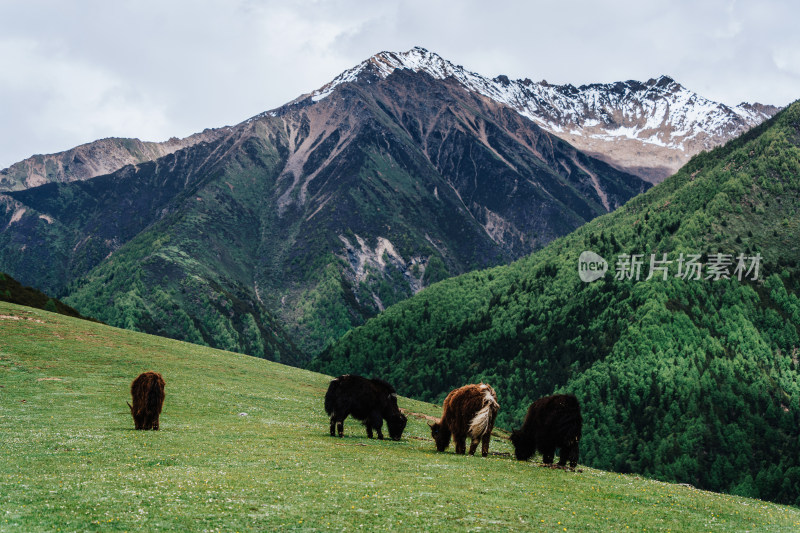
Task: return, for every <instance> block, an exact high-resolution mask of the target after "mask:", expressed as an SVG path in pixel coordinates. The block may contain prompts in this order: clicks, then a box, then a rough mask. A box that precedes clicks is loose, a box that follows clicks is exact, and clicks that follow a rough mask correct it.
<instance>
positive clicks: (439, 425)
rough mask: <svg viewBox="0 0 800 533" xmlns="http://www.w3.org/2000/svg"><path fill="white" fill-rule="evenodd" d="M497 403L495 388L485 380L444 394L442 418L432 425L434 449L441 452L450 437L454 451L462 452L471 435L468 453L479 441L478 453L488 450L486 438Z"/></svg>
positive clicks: (472, 451) (495, 414)
mask: <svg viewBox="0 0 800 533" xmlns="http://www.w3.org/2000/svg"><path fill="white" fill-rule="evenodd" d="M499 410H500V404H499V403H497V394H495V392H494V389H493V388H492V387H490V386H489V385H486V384H485V383H481V384H479V385H464V386H463V387H461V388H460V389H456V390H454V391H452V392H450V394H448V395H447V398H445V399H444V405H443V406H442V419H441V420H440V421H439V422H436V423H435V424H433V425H431V436H432V437H433V440H434V441H435V442H436V449H437V450H439V451H440V452H443V451H445V450H446V449H447V447H448V446H449V445H450V437H451V435H452V437H453V441H454V442H455V445H456V453H459V454H462V455H463V454H464V453H465V452H466V449H467V444H466V440H467V437H470V439H472V440H471V443H470V446H469V454H470V455H474V454H475V449H476V448H477V447H478V442H480V443H481V455H483V456H484V457H486V456H487V455H488V454H489V439H490V438H491V435H492V429H494V419H495V418H496V417H497V411H499Z"/></svg>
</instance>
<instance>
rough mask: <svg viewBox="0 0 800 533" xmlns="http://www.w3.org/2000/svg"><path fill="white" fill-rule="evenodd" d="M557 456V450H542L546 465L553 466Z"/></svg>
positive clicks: (543, 460)
mask: <svg viewBox="0 0 800 533" xmlns="http://www.w3.org/2000/svg"><path fill="white" fill-rule="evenodd" d="M555 456H556V449H555V448H547V449H546V450H542V462H543V463H544V464H546V465H551V464H553V458H554V457H555Z"/></svg>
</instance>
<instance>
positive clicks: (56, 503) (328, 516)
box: [0, 302, 800, 531]
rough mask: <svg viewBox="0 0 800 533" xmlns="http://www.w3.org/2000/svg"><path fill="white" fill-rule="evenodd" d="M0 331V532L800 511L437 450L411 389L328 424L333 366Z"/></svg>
mask: <svg viewBox="0 0 800 533" xmlns="http://www.w3.org/2000/svg"><path fill="white" fill-rule="evenodd" d="M0 338H2V339H3V344H2V346H0V394H1V395H2V398H3V400H2V402H0V440H2V442H3V446H2V448H0V458H2V460H0V490H2V494H3V501H2V509H3V514H2V519H0V529H2V530H22V531H45V530H47V531H50V530H57V529H61V530H66V531H74V530H81V531H83V530H87V529H97V530H103V531H106V530H119V531H134V530H165V529H170V530H197V529H208V530H222V531H274V530H285V529H292V528H297V529H312V530H323V529H336V530H354V529H357V528H364V529H366V530H378V529H380V530H392V531H406V530H412V529H413V530H421V531H435V530H452V529H453V527H454V526H455V527H456V529H476V528H478V527H486V528H489V529H498V528H501V529H520V528H524V529H543V528H549V529H553V530H555V529H557V530H559V531H563V529H565V528H566V529H568V530H592V531H620V530H623V529H626V527H630V528H632V529H636V530H643V529H648V530H653V529H657V528H662V529H666V528H670V529H672V530H674V531H678V530H686V529H689V530H701V529H709V528H714V529H715V530H717V529H722V530H726V531H736V530H742V529H747V528H751V529H757V530H759V531H781V530H782V531H786V530H790V529H791V528H792V527H796V525H797V523H798V522H799V521H800V512H799V511H798V510H797V509H794V508H791V507H782V506H778V505H773V504H768V503H764V502H760V501H755V500H748V499H745V498H737V497H730V496H724V495H720V494H713V493H708V492H703V491H699V490H696V489H693V488H690V487H683V486H678V485H669V484H666V483H660V482H656V481H651V480H646V479H640V478H639V477H638V476H619V475H612V474H610V473H607V472H602V471H598V470H593V469H588V468H584V467H581V470H582V472H564V471H561V470H554V469H550V468H539V467H538V465H537V464H536V463H534V462H528V463H519V462H517V461H514V460H512V459H511V458H510V457H508V456H507V455H504V454H508V453H509V451H510V447H509V445H508V443H507V441H505V440H504V439H500V438H495V439H493V440H492V443H491V449H490V451H492V452H496V453H498V454H501V455H491V456H489V457H488V458H486V459H483V458H480V457H467V458H465V457H462V456H457V455H455V454H454V453H452V451H448V452H447V453H438V452H436V451H435V450H434V446H433V443H432V442H431V441H430V440H429V439H430V430H429V428H428V426H427V424H426V420H425V418H424V417H425V416H428V417H432V416H435V415H437V414H440V413H441V407H437V406H433V405H430V404H424V403H421V402H417V401H413V400H409V399H406V398H399V399H398V403H399V405H400V406H401V408H404V409H407V410H408V413H409V416H408V418H409V422H408V427H407V428H406V431H405V432H404V435H403V440H401V441H399V442H394V441H389V440H385V441H378V440H377V439H376V440H369V439H367V438H366V434H365V432H364V428H363V426H361V424H359V423H357V422H355V421H353V420H352V419H351V418H348V419H347V420H346V421H345V437H344V438H343V439H338V438H331V437H330V436H328V418H327V416H326V415H325V411H324V409H323V397H324V394H325V389H326V387H327V385H328V382H329V381H330V377H328V376H323V375H320V374H315V373H312V372H306V371H303V370H299V369H297V368H291V367H287V366H283V365H278V364H274V363H271V362H268V361H263V360H258V359H255V358H252V357H245V356H237V355H236V354H231V353H225V352H220V351H216V350H211V349H208V348H203V347H198V346H196V345H192V344H186V343H180V342H174V341H170V340H167V339H163V338H159V337H153V336H150V335H142V334H139V333H133V332H130V331H125V330H120V329H116V328H109V327H107V326H103V325H100V324H94V323H91V322H86V321H81V320H75V319H71V318H68V317H63V316H60V315H54V314H52V313H46V312H43V311H39V310H34V309H30V308H25V307H21V306H16V305H11V304H6V303H4V302H0ZM53 354H58V356H57V357H54V356H53ZM145 370H156V371H159V372H160V373H161V374H162V375H163V376H164V378H165V380H166V399H165V402H164V410H163V411H162V414H161V419H160V422H161V429H160V430H159V431H157V432H156V431H133V420H132V419H131V416H130V413H129V411H128V407H127V406H126V405H125V401H126V400H129V399H130V382H131V381H132V380H133V378H134V377H136V375H137V374H138V373H139V372H141V371H145ZM501 402H502V399H501ZM451 450H452V448H451ZM376 464H380V471H379V472H376ZM478 493H480V494H478ZM531 498H535V499H536V501H537V503H538V505H531ZM578 501H579V502H580V504H576V502H578ZM443 502H447V503H446V506H444V505H445V504H444V503H443ZM442 506H444V507H442Z"/></svg>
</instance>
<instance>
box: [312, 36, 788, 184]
mask: <svg viewBox="0 0 800 533" xmlns="http://www.w3.org/2000/svg"><path fill="white" fill-rule="evenodd" d="M402 69H407V70H411V71H414V72H425V73H427V74H430V75H431V76H433V77H434V78H436V79H447V78H452V79H453V80H455V81H456V82H457V83H459V84H460V85H462V86H463V87H464V88H466V89H467V90H469V91H470V92H474V93H476V94H481V95H484V96H486V97H488V98H491V99H493V100H495V101H496V102H499V103H502V104H504V105H507V106H508V107H510V108H512V109H515V110H516V111H517V112H519V113H520V114H522V115H523V116H525V117H527V118H529V119H531V120H532V121H534V122H535V123H536V124H537V125H539V126H541V127H542V128H544V129H545V130H547V131H549V132H551V133H554V134H555V135H558V136H559V137H561V138H562V139H564V140H566V141H568V142H569V143H570V144H572V145H573V146H575V147H576V148H578V149H579V150H582V151H584V152H587V153H589V154H592V155H594V156H596V157H599V158H600V159H602V160H604V161H606V162H608V163H610V164H612V165H614V166H616V167H617V168H621V169H623V170H625V171H627V172H633V173H635V174H637V175H639V176H640V177H642V178H645V179H647V180H648V181H651V182H653V183H658V182H660V181H662V180H663V179H664V178H666V177H667V176H669V175H671V174H673V173H674V172H676V171H677V170H678V169H679V168H680V167H681V166H683V165H684V164H685V163H686V162H687V161H688V160H689V158H690V157H691V156H693V155H695V154H697V153H699V152H700V151H702V150H709V149H711V148H713V147H715V146H718V145H720V144H723V143H725V142H726V141H728V140H730V139H733V138H735V137H737V136H738V135H741V134H742V133H744V132H745V131H747V130H748V129H750V128H751V127H753V126H755V125H757V124H760V123H761V122H763V121H764V120H765V119H767V118H769V117H771V116H773V115H774V114H775V113H777V111H778V108H777V107H775V106H770V105H762V104H757V103H756V104H749V103H742V104H739V105H737V106H735V107H728V106H726V105H724V104H720V103H718V102H713V101H710V100H708V99H706V98H703V97H702V96H700V95H698V94H696V93H694V92H693V91H690V90H689V89H686V88H685V87H683V86H682V85H680V84H679V83H677V82H676V81H675V80H673V79H672V78H670V77H669V76H660V77H658V78H654V79H650V80H647V81H646V82H639V81H634V80H630V81H626V82H616V83H607V84H599V83H598V84H591V85H582V86H580V87H575V86H573V85H551V84H549V83H547V82H546V81H541V82H538V83H537V82H532V81H531V80H530V79H525V80H509V78H508V77H507V76H498V77H496V78H494V79H490V78H487V77H484V76H481V75H480V74H477V73H475V72H470V71H468V70H466V69H465V68H464V67H462V66H460V65H453V64H452V63H450V62H449V61H447V60H445V59H443V58H441V57H440V56H438V55H437V54H435V53H432V52H429V51H427V50H425V49H424V48H419V47H416V48H413V49H411V50H409V51H408V52H405V53H393V52H381V53H380V54H377V55H375V56H373V57H371V58H369V59H368V60H366V61H364V62H362V63H361V64H359V65H357V66H356V67H354V68H352V69H350V70H348V71H346V72H344V73H342V74H341V75H339V76H338V77H337V78H336V79H334V80H333V81H331V82H330V83H329V84H327V85H326V86H324V87H322V88H320V89H319V90H317V91H315V92H313V93H311V95H310V97H311V98H312V99H313V100H320V99H323V98H326V97H327V96H328V95H329V94H330V93H331V92H332V91H333V89H334V88H335V87H336V86H337V85H339V84H341V83H346V82H352V81H354V80H357V79H359V77H360V76H361V75H362V73H363V72H371V71H372V72H377V73H378V76H380V77H386V76H388V75H389V74H391V73H393V72H396V71H397V70H402Z"/></svg>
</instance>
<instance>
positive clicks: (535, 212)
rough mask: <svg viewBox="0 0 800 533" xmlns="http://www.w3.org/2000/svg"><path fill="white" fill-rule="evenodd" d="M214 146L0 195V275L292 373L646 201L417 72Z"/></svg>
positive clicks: (606, 172)
mask: <svg viewBox="0 0 800 533" xmlns="http://www.w3.org/2000/svg"><path fill="white" fill-rule="evenodd" d="M220 135H221V136H220V137H219V138H217V139H216V140H214V141H211V142H201V143H198V144H196V145H194V146H191V147H187V148H185V149H182V150H179V151H177V152H175V153H173V154H170V155H168V156H165V157H163V158H160V159H158V160H156V161H154V162H147V163H143V164H140V165H134V166H128V167H125V168H123V169H120V170H118V171H117V172H115V173H113V174H110V175H108V176H101V177H96V178H93V179H91V180H88V181H82V182H75V183H68V184H61V183H58V184H56V183H54V184H48V185H44V186H41V187H36V188H33V189H28V190H24V191H14V192H9V193H7V194H6V195H0V202H2V203H3V204H4V205H5V209H4V210H3V209H2V208H0V227H2V228H4V230H3V231H2V233H0V265H2V267H3V268H5V269H7V270H8V271H9V272H11V273H12V275H14V276H16V277H18V278H20V279H22V280H23V281H24V282H25V283H28V284H32V285H37V286H39V287H42V288H46V289H47V290H49V291H51V292H53V293H55V294H58V295H63V296H64V298H65V300H66V301H68V302H69V303H70V304H71V305H74V306H75V307H77V308H79V309H81V310H82V311H84V312H86V313H89V314H92V315H93V316H97V317H98V318H100V319H102V320H104V321H106V322H107V323H110V324H113V325H117V326H124V327H130V328H135V329H138V330H141V331H146V332H150V333H157V334H162V335H167V336H170V337H174V338H180V339H186V340H192V341H194V342H202V343H206V344H209V345H212V346H217V347H222V348H225V349H229V350H236V351H244V352H246V353H252V354H255V355H263V356H266V357H276V356H277V355H280V357H281V360H282V361H285V362H292V361H297V360H298V358H300V359H303V358H308V357H310V356H312V355H314V354H315V353H317V352H318V351H319V350H320V349H321V348H322V347H323V346H324V345H325V344H326V343H329V342H331V341H332V340H335V339H336V338H338V337H340V336H341V335H342V334H343V333H344V332H346V331H347V330H349V329H350V328H351V327H353V326H354V325H358V324H361V323H363V321H364V320H365V319H366V318H368V317H370V316H373V315H374V314H376V313H377V312H379V311H380V310H382V309H384V308H385V307H388V306H389V305H391V304H393V303H395V302H397V301H400V300H401V299H403V298H406V297H408V296H410V295H412V294H414V293H415V292H417V291H418V290H419V289H421V288H422V287H424V286H427V285H429V284H430V283H432V282H435V281H438V280H440V279H443V278H445V277H447V276H450V275H453V274H458V273H463V272H466V271H469V270H473V269H476V268H484V267H487V266H492V265H496V264H500V263H506V262H508V261H510V260H512V259H515V258H517V257H520V256H522V255H525V254H527V253H530V252H531V251H532V250H534V249H537V248H540V247H541V246H543V245H544V244H545V243H547V242H549V241H550V240H552V239H553V238H556V237H558V236H560V235H563V234H565V233H567V232H569V231H572V230H573V229H575V228H576V227H578V226H580V225H581V224H583V223H585V222H586V221H587V220H590V219H592V218H594V217H595V216H597V215H600V214H602V213H606V212H608V211H609V210H612V209H614V208H616V207H617V206H619V205H621V204H622V203H624V202H625V201H626V200H627V199H629V198H631V197H632V196H634V195H636V194H638V193H639V192H641V191H643V190H645V189H646V188H647V187H648V184H647V183H646V182H644V181H642V180H640V179H639V178H637V177H635V176H633V175H630V174H627V173H624V172H621V171H619V170H616V169H615V168H613V167H611V166H609V165H608V164H606V163H603V162H601V161H599V160H597V159H594V158H591V157H588V156H586V155H585V154H583V153H581V152H580V151H578V150H576V149H574V148H573V147H571V146H570V145H568V144H567V143H565V142H564V141H562V140H560V139H558V138H557V137H554V136H552V135H550V134H548V133H546V132H544V131H543V130H541V129H540V128H539V127H537V126H536V125H535V124H533V123H531V122H530V121H529V120H527V119H525V118H524V117H522V116H521V115H519V114H518V113H516V112H515V111H513V110H511V109H509V108H508V107H506V106H503V105H500V104H498V103H497V102H495V101H494V100H492V99H489V98H486V97H484V96H481V95H479V94H475V93H473V92H469V91H467V90H465V89H464V88H463V87H462V86H461V85H459V84H458V83H455V82H454V81H453V80H449V79H448V80H436V79H434V78H433V77H431V76H430V75H428V74H426V73H424V72H420V73H415V72H410V71H407V70H398V71H396V72H394V73H393V74H391V75H390V76H388V77H386V78H382V77H380V76H379V75H378V73H377V72H370V71H364V72H363V73H362V76H361V77H360V78H359V80H357V81H355V82H352V83H345V84H339V85H337V86H336V87H335V88H334V89H333V93H332V95H331V97H329V98H326V99H322V100H320V101H318V102H314V101H313V99H312V98H305V99H302V100H300V101H296V102H293V103H290V104H288V105H286V106H284V107H282V108H280V109H277V110H274V111H272V112H270V113H264V114H262V115H260V116H258V117H255V118H253V119H251V120H248V121H246V122H244V123H242V124H240V125H238V126H235V127H232V128H228V129H226V130H224V131H223V132H222V133H221V134H220ZM3 211H4V213H3ZM248 315H249V316H250V317H251V318H247V317H248ZM283 341H286V342H283ZM295 345H296V347H297V349H295V348H294V346H295ZM281 346H285V347H287V348H285V349H284V348H281Z"/></svg>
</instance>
